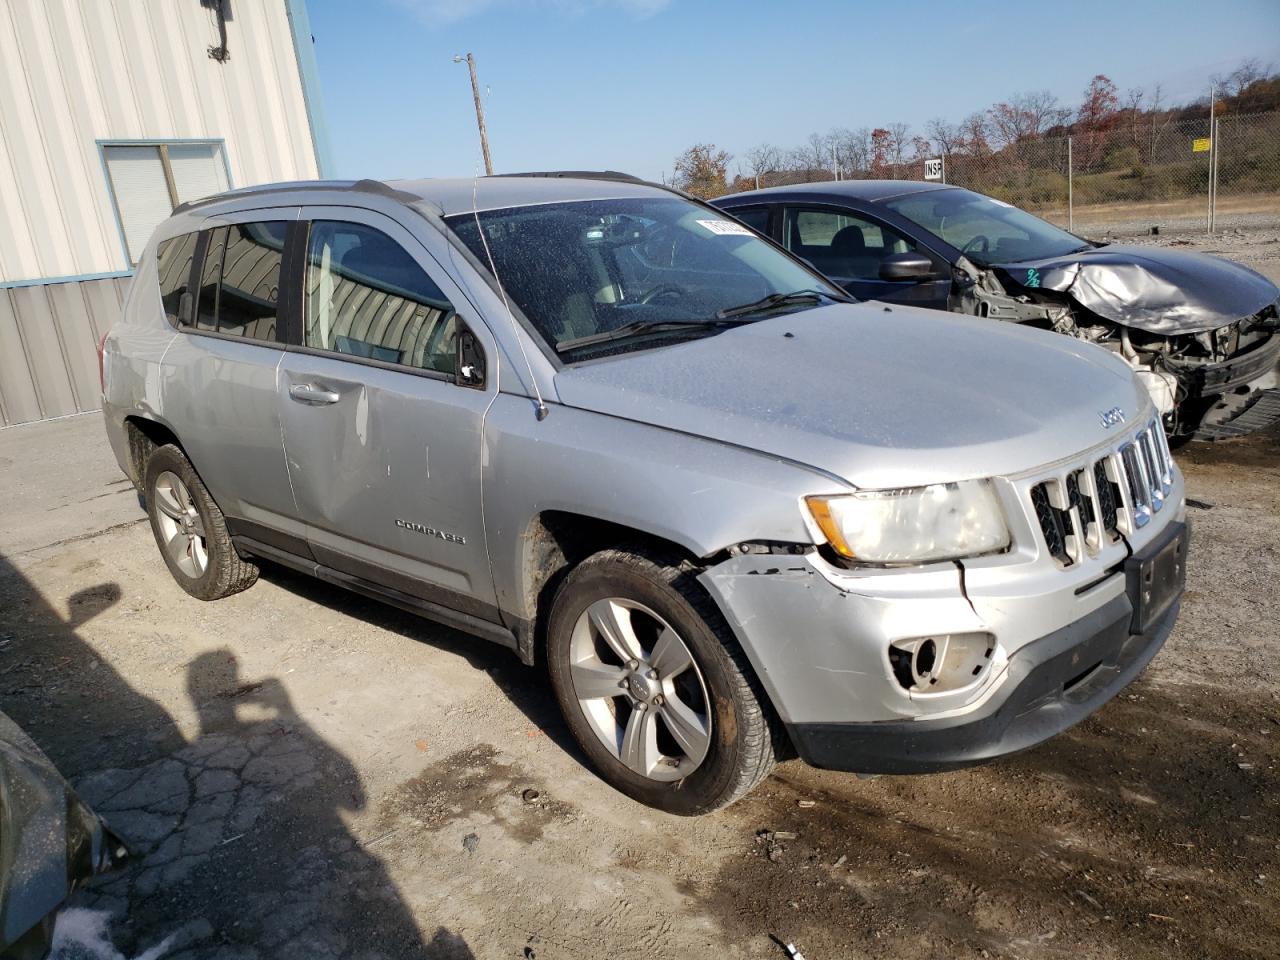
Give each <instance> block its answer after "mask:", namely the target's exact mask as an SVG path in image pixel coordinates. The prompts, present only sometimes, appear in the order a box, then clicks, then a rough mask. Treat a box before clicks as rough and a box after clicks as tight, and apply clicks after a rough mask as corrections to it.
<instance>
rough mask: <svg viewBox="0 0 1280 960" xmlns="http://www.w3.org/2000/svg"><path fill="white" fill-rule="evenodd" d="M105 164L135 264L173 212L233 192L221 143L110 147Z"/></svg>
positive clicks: (107, 146) (106, 146)
mask: <svg viewBox="0 0 1280 960" xmlns="http://www.w3.org/2000/svg"><path fill="white" fill-rule="evenodd" d="M102 160H103V163H104V164H105V165H106V168H107V180H108V183H109V185H110V187H111V199H112V202H113V203H114V204H115V208H116V218H117V219H118V220H119V221H120V230H121V232H122V233H123V234H124V241H125V246H126V247H128V249H129V262H130V263H131V264H136V263H137V262H138V259H139V258H140V257H141V256H142V249H143V247H145V246H146V245H147V240H148V239H149V238H150V236H151V231H153V230H154V229H155V228H156V227H157V226H158V225H159V224H160V222H161V221H162V220H164V219H165V218H166V217H167V216H169V214H171V213H172V212H173V208H174V207H176V206H177V205H178V204H180V203H185V202H186V201H188V200H198V199H200V198H201V197H207V196H211V195H212V194H215V193H221V192H222V191H224V190H226V189H228V187H229V186H230V184H229V182H228V177H227V164H226V158H225V157H224V156H223V152H222V144H221V143H216V142H208V143H146V144H143V143H106V144H103V145H102Z"/></svg>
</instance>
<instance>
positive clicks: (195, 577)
mask: <svg viewBox="0 0 1280 960" xmlns="http://www.w3.org/2000/svg"><path fill="white" fill-rule="evenodd" d="M143 489H144V491H145V492H146V499H147V515H148V517H149V518H150V520H151V532H152V533H153V534H154V535H155V538H156V546H158V547H159V548H160V556H162V557H163V558H164V562H165V566H167V567H168V568H169V572H170V573H171V574H173V579H174V580H176V581H178V586H180V587H182V589H183V590H185V591H187V593H189V594H191V596H193V597H195V598H197V599H199V600H219V599H221V598H222V597H229V596H231V595H232V594H233V593H239V592H240V591H241V590H246V589H248V588H249V587H251V586H253V584H254V582H255V581H256V580H257V579H258V568H257V566H255V565H254V564H252V563H250V562H249V561H247V560H244V559H243V558H241V556H240V555H239V554H238V553H237V552H236V548H235V545H234V544H232V542H231V535H230V534H229V533H227V521H226V518H225V517H223V515H222V511H221V510H219V509H218V505H217V504H216V503H214V502H213V497H211V496H209V491H208V490H206V489H205V485H204V483H203V482H202V481H201V480H200V477H199V475H198V474H197V473H196V471H195V468H194V467H192V466H191V462H190V461H189V460H188V459H187V457H186V455H185V454H184V453H183V452H182V450H181V449H180V448H178V447H176V446H174V445H173V444H168V445H166V446H163V447H159V448H158V449H156V450H155V451H154V452H153V453H152V454H151V456H150V457H149V458H148V459H147V469H146V474H145V480H144V483H143Z"/></svg>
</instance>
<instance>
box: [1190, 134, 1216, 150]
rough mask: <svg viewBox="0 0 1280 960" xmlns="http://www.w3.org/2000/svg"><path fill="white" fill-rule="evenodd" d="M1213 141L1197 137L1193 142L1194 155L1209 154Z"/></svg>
mask: <svg viewBox="0 0 1280 960" xmlns="http://www.w3.org/2000/svg"><path fill="white" fill-rule="evenodd" d="M1212 145H1213V141H1212V140H1211V139H1209V138H1208V137H1196V138H1195V139H1194V140H1192V141H1191V152H1192V153H1208V152H1209V148H1210V147H1211V146H1212Z"/></svg>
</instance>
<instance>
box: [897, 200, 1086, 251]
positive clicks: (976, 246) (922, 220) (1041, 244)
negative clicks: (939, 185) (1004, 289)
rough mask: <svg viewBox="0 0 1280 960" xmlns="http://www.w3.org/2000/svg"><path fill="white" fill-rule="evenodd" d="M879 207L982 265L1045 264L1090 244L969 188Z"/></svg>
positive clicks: (898, 201)
mask: <svg viewBox="0 0 1280 960" xmlns="http://www.w3.org/2000/svg"><path fill="white" fill-rule="evenodd" d="M884 205H885V206H886V207H888V208H889V209H891V210H894V211H896V212H897V213H900V214H902V215H903V216H904V217H906V218H907V219H908V220H910V221H912V222H913V223H917V224H919V225H920V226H922V227H924V229H926V230H928V231H929V232H930V233H932V234H934V235H935V236H938V237H941V238H942V239H943V240H945V241H946V242H947V243H949V244H951V246H953V247H955V248H956V249H957V250H959V251H960V252H961V253H963V254H964V255H965V256H966V257H968V258H969V259H970V260H973V261H975V262H976V263H980V264H983V265H987V264H992V263H1015V262H1017V261H1020V260H1044V259H1046V258H1048V257H1060V256H1063V255H1064V254H1068V253H1077V252H1079V251H1081V250H1086V249H1089V247H1090V246H1091V244H1088V243H1086V242H1084V241H1083V240H1081V239H1080V238H1079V237H1077V236H1075V235H1073V234H1070V233H1067V231H1065V230H1061V229H1059V228H1058V227H1055V226H1054V225H1053V224H1051V223H1049V222H1047V221H1045V220H1041V219H1040V218H1039V217H1036V216H1032V215H1031V214H1029V213H1027V212H1026V211H1025V210H1019V209H1018V208H1017V207H1015V206H1013V205H1012V204H1008V203H1005V202H1004V201H1003V200H995V199H993V198H991V197H984V196H983V195H982V194H980V193H973V192H972V191H969V190H959V189H950V190H927V191H924V192H922V193H912V194H908V195H907V196H905V197H897V198H895V199H893V200H886V201H884Z"/></svg>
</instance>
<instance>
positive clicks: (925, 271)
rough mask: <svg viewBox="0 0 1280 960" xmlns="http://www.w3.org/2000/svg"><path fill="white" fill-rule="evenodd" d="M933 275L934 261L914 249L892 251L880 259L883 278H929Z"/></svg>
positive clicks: (881, 276) (881, 277)
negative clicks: (898, 251)
mask: <svg viewBox="0 0 1280 960" xmlns="http://www.w3.org/2000/svg"><path fill="white" fill-rule="evenodd" d="M932 276H933V261H932V260H930V259H929V258H928V257H926V256H925V255H924V254H923V253H916V252H915V251H914V250H904V251H903V252H902V253H891V254H889V256H887V257H885V258H884V259H883V260H881V261H880V279H881V280H928V279H929V278H931V277H932Z"/></svg>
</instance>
